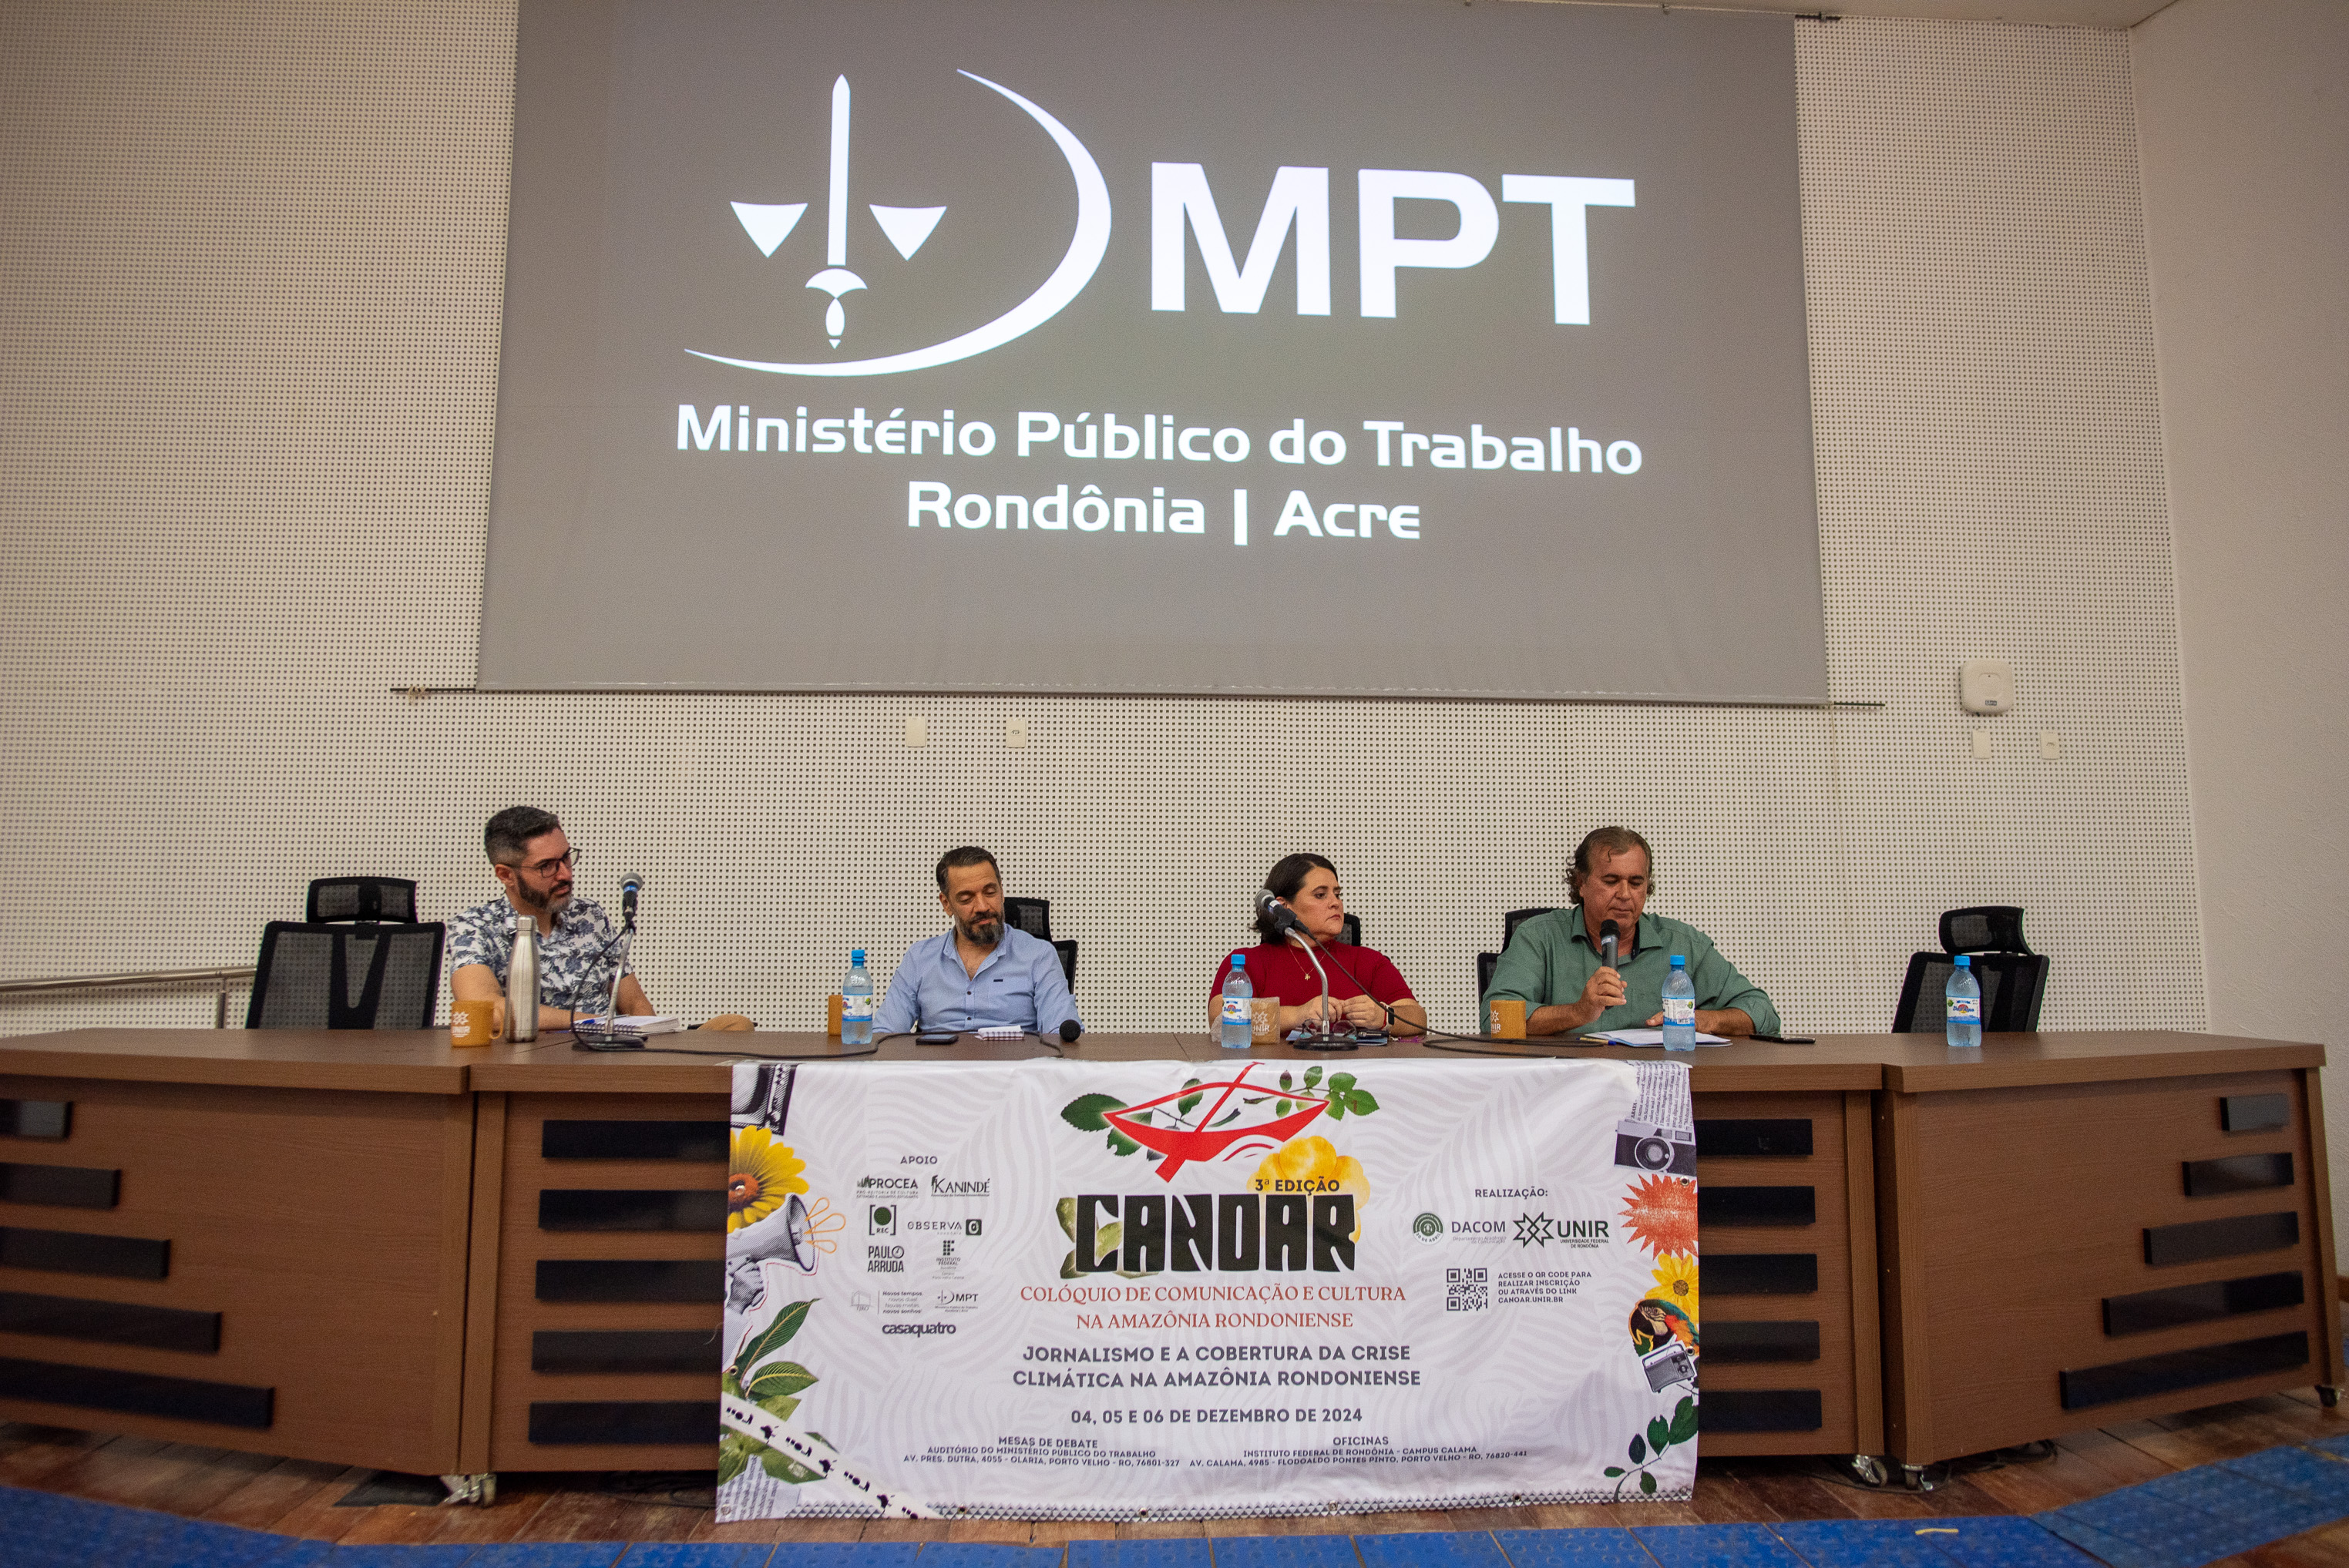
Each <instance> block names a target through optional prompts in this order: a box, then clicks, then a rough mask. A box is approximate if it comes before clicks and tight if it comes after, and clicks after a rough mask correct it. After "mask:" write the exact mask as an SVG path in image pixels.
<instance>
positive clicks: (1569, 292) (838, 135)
mask: <svg viewBox="0 0 2349 1568" xmlns="http://www.w3.org/2000/svg"><path fill="white" fill-rule="evenodd" d="M957 75H959V76H961V77H965V78H966V79H968V80H969V81H971V82H975V83H977V84H978V86H979V87H982V88H986V89H987V90H988V91H989V92H992V93H998V94H1000V95H1001V96H1002V97H1003V98H1005V99H1007V100H1009V102H1010V103H1012V104H1013V105H1015V106H1016V107H1018V108H1019V109H1020V110H1021V111H1022V112H1023V113H1025V114H1026V115H1027V116H1028V118H1029V119H1031V120H1033V121H1034V122H1035V124H1036V126H1037V128H1038V129H1040V130H1041V131H1042V132H1043V133H1044V139H1046V140H1048V141H1049V142H1050V144H1051V146H1052V148H1053V150H1055V151H1057V152H1058V153H1059V155H1060V157H1061V160H1062V161H1064V162H1065V163H1066V164H1067V165H1068V171H1069V177H1070V179H1071V181H1074V183H1075V186H1076V195H1077V218H1076V224H1075V226H1074V228H1073V230H1072V231H1071V233H1070V235H1069V240H1068V247H1067V249H1066V250H1065V251H1064V252H1063V253H1061V259H1060V262H1059V264H1058V265H1056V266H1054V267H1052V268H1051V270H1050V273H1047V274H1046V275H1045V276H1044V277H1043V279H1042V281H1041V282H1040V283H1039V284H1037V286H1036V288H1035V291H1034V292H1033V293H1031V294H1029V295H1028V297H1027V298H1026V299H1023V300H1021V301H1020V302H1019V304H1016V305H1014V306H1012V307H1011V308H1010V309H1009V310H1008V311H1006V312H1004V313H1003V314H1002V315H999V316H997V317H996V318H995V319H994V320H993V321H990V322H988V323H986V324H984V325H979V326H976V327H973V328H972V329H971V330H969V331H968V332H965V333H962V334H961V335H957V336H955V337H950V338H947V340H945V341H944V342H941V343H934V344H931V345H929V346H926V347H923V348H915V349H908V350H906V351H905V352H903V353H897V354H887V355H881V356H874V357H870V358H849V359H840V360H833V361H829V362H822V363H802V364H789V363H781V362H777V361H772V360H761V359H746V358H740V357H736V356H728V355H724V354H716V353H711V352H709V351H707V350H703V349H698V348H688V349H687V350H686V352H687V353H688V354H690V355H693V356H695V357H697V358H700V359H707V360H709V361H711V362H713V363H715V364H719V365H727V366H734V367H735V368H737V369H741V370H760V371H765V372H768V373H769V374H771V375H778V376H892V375H897V374H901V373H903V372H905V371H910V370H926V369H930V368H933V367H935V366H941V365H952V364H954V363H955V362H957V360H963V359H968V358H971V357H973V356H976V355H980V354H985V353H987V352H988V350H990V349H995V348H1000V347H1001V346H1004V345H1005V344H1007V343H1009V342H1011V341H1013V340H1014V339H1016V338H1019V337H1024V336H1025V335H1028V334H1029V333H1031V332H1033V331H1035V330H1036V329H1037V328H1038V327H1040V326H1042V325H1044V324H1045V323H1046V322H1049V321H1050V320H1051V319H1052V318H1053V317H1054V316H1056V315H1060V314H1061V312H1062V311H1063V310H1065V309H1067V308H1068V306H1069V304H1071V302H1072V301H1073V300H1075V299H1076V297H1077V296H1078V295H1079V294H1082V293H1083V292H1084V291H1085V288H1086V286H1087V285H1088V284H1091V283H1092V280H1093V274H1094V273H1096V272H1098V271H1099V270H1100V268H1101V263H1102V256H1103V255H1105V254H1106V253H1107V252H1108V250H1109V240H1110V230H1111V221H1112V220H1111V203H1110V193H1109V184H1108V182H1107V181H1105V180H1104V179H1103V178H1102V171H1101V165H1100V164H1099V163H1098V162H1097V161H1096V160H1094V158H1093V155H1092V152H1091V151H1089V150H1087V149H1086V147H1085V144H1084V143H1083V142H1082V141H1081V140H1079V139H1077V136H1076V133H1075V132H1073V131H1071V129H1069V128H1068V127H1067V126H1066V125H1063V124H1062V123H1061V121H1060V120H1059V119H1056V118H1054V116H1053V115H1052V114H1051V113H1050V111H1049V110H1047V109H1045V108H1043V107H1042V106H1041V105H1040V104H1038V103H1036V102H1034V101H1033V100H1031V99H1030V98H1025V97H1023V96H1021V95H1020V94H1019V93H1017V92H1014V91H1013V90H1012V89H1011V88H1008V87H1005V86H1003V85H1002V84H1001V83H999V82H992V81H989V80H988V79H987V78H986V77H982V76H978V75H976V74H974V73H973V72H970V71H960V72H957ZM853 107H854V89H853V88H851V87H850V85H849V81H848V78H847V77H845V76H843V77H838V78H837V79H835V80H834V81H833V84H832V116H831V128H830V129H831V136H830V141H829V150H830V159H829V164H828V169H829V181H828V185H827V189H826V192H825V201H824V253H823V265H822V266H821V267H818V268H816V269H815V271H814V272H812V273H811V274H810V275H809V276H808V278H807V280H806V283H805V284H804V285H803V286H804V287H805V288H806V289H808V290H810V291H812V293H814V294H818V295H821V296H823V305H822V307H821V308H822V309H823V325H824V334H825V335H826V336H827V337H828V338H830V340H831V342H832V346H833V347H834V348H838V347H840V346H841V345H842V343H843V342H844V341H845V340H847V338H848V337H849V336H850V335H851V332H850V322H849V310H848V304H847V296H848V295H850V294H855V293H858V292H860V291H863V290H864V289H866V288H867V287H869V286H870V285H868V284H866V282H865V280H864V278H863V277H862V276H861V275H859V274H858V273H857V272H856V271H855V270H854V257H853V256H852V255H851V253H850V252H851V250H852V248H853V247H852V246H851V244H850V238H851V235H850V213H851V211H853V210H854V208H853V204H852V202H851V201H850V199H849V192H850V190H851V187H852V183H853V181H852V178H851V160H850V156H849V150H850V148H851V145H852V143H853V137H852V134H851V132H852V129H853V123H852V122H853V118H854V117H853V114H852V109H853ZM811 118H812V117H811ZM1031 145H1033V146H1034V150H1036V151H1037V152H1039V153H1040V152H1041V150H1042V148H1041V145H1040V144H1031ZM1248 172H1249V177H1250V178H1253V177H1254V171H1248ZM1500 185H1501V201H1505V202H1517V203H1524V204H1527V205H1532V206H1537V207H1547V208H1548V209H1549V213H1550V222H1549V249H1550V270H1551V292H1552V294H1553V310H1552V317H1553V320H1554V322H1555V324H1556V325H1559V326H1587V325H1589V323H1590V246H1589V233H1588V229H1589V212H1590V210H1591V209H1592V208H1594V207H1632V206H1636V205H1637V202H1636V201H1635V200H1634V189H1633V187H1634V181H1630V180H1622V179H1593V178H1587V177H1584V176H1579V175H1555V174H1504V175H1502V176H1501V181H1500ZM1355 198H1356V213H1357V223H1356V231H1357V232H1356V238H1357V243H1358V250H1359V253H1360V261H1361V271H1360V273H1359V277H1360V283H1361V289H1360V295H1359V305H1360V311H1361V315H1362V316H1363V317H1364V318H1365V319H1371V318H1376V317H1392V316H1393V315H1396V314H1397V284H1396V279H1397V274H1398V273H1401V272H1402V271H1403V270H1404V269H1406V268H1427V269H1434V270H1438V271H1446V272H1456V271H1459V270H1461V269H1464V268H1469V267H1475V266H1476V265H1478V264H1479V263H1482V262H1483V261H1484V260H1485V257H1487V256H1488V255H1490V254H1491V253H1492V252H1493V248H1494V245H1495V242H1497V241H1498V240H1499V238H1500V232H1501V224H1500V210H1499V208H1498V207H1497V206H1496V205H1495V202H1494V200H1493V191H1492V189H1491V187H1490V185H1489V184H1488V183H1487V181H1486V180H1485V179H1484V178H1481V177H1479V176H1476V175H1472V174H1464V173H1459V172H1454V171H1451V170H1432V169H1361V170H1356V171H1355ZM1398 201H1419V202H1423V203H1425V202H1436V203H1443V204H1446V205H1449V206H1450V207H1451V208H1453V210H1454V211H1455V212H1456V213H1457V214H1458V230H1457V232H1455V233H1454V234H1453V236H1452V237H1450V238H1449V239H1418V238H1413V237H1412V236H1410V235H1407V234H1401V233H1398V232H1396V222H1395V212H1396V203H1397V202H1398ZM730 205H731V206H732V207H733V209H734V216H735V218H736V219H737V220H738V221H739V222H740V223H741V225H742V232H744V233H745V234H746V235H748V236H749V238H750V243H752V244H753V245H756V246H757V247H758V249H759V253H760V254H761V255H762V256H766V257H768V258H769V259H774V258H775V256H776V255H777V253H778V252H780V251H782V250H783V247H784V244H785V242H787V241H789V240H790V239H791V237H792V234H793V233H794V232H797V231H798V229H799V226H800V221H801V219H802V218H804V217H805V216H806V215H807V210H808V207H809V205H810V203H809V202H806V201H782V202H758V201H734V202H732V203H730ZM864 210H865V211H868V212H870V213H872V214H873V221H874V223H876V224H877V225H879V227H880V230H881V232H882V234H883V235H884V236H885V238H886V239H887V240H888V242H889V243H890V244H891V245H892V246H894V247H895V250H896V252H897V253H898V254H899V255H900V256H902V257H904V258H905V260H906V261H909V262H910V261H912V260H913V259H914V256H915V253H916V252H919V251H920V250H922V248H923V247H924V246H925V245H926V244H927V243H928V242H929V240H930V237H931V236H932V235H933V234H934V233H936V232H937V229H938V225H939V223H940V222H941V221H942V220H943V219H944V218H945V217H946V215H947V208H945V207H897V206H890V205H886V204H885V203H881V202H867V203H865V204H864ZM1234 216H1235V217H1238V218H1240V220H1241V222H1242V224H1243V225H1245V222H1246V219H1245V216H1244V214H1240V213H1235V214H1234ZM1241 232H1247V230H1246V229H1245V227H1243V228H1242V230H1241ZM1292 235H1293V236H1294V239H1295V247H1296V275H1297V302H1296V313H1297V314H1298V315H1300V316H1311V315H1320V316H1326V315H1330V297H1331V296H1330V250H1331V247H1330V170H1328V169H1326V168H1309V167H1304V166H1299V165H1290V164H1281V165H1280V166H1279V167H1278V169H1277V170H1275V172H1274V175H1273V179H1272V184H1271V189H1270V190H1269V191H1268V192H1267V194H1266V197H1265V205H1264V209H1263V211H1262V213H1261V215H1260V216H1259V218H1258V220H1257V225H1256V229H1255V232H1254V237H1253V238H1252V239H1251V240H1250V241H1249V243H1248V246H1247V252H1246V254H1245V259H1242V258H1241V257H1240V256H1239V255H1237V253H1235V252H1234V251H1233V249H1232V243H1231V232H1230V230H1229V229H1228V228H1227V227H1226V222H1225V220H1224V216H1223V213H1222V211H1221V210H1220V209H1219V208H1218V207H1217V205H1216V198H1215V194H1214V192H1213V191H1212V190H1211V189H1210V188H1209V185H1208V181H1207V172H1206V167H1205V166H1204V165H1202V164H1198V163H1174V162H1153V163H1152V164H1151V166H1150V294H1149V308H1150V309H1151V310H1153V311H1175V312H1180V311H1184V310H1187V309H1189V308H1190V304H1191V301H1190V299H1189V297H1188V295H1187V294H1186V287H1185V282H1186V280H1185V273H1186V271H1187V268H1188V264H1189V263H1188V257H1189V249H1188V247H1187V245H1186V238H1187V239H1189V240H1192V241H1195V242H1196V244H1197V250H1198V256H1199V261H1200V263H1201V265H1202V266H1203V268H1204V269H1205V271H1206V277H1207V281H1208V284H1209V285H1210V287H1211V288H1212V290H1213V292H1214V294H1215V300H1216V307H1217V308H1218V309H1219V310H1221V311H1222V312H1223V313H1224V314H1225V315H1257V314H1258V313H1260V312H1261V311H1262V310H1263V308H1264V304H1265V297H1266V294H1267V293H1268V290H1269V287H1270V284H1271V281H1272V276H1273V273H1274V270H1275V268H1276V267H1277V266H1278V263H1279V260H1280V256H1281V254H1282V253H1283V252H1284V251H1285V250H1287V249H1288V247H1289V244H1290V241H1291V236H1292ZM805 249H806V248H805V247H801V258H802V264H812V257H810V256H807V255H806V254H805ZM1043 254H1045V255H1049V254H1050V251H1049V250H1047V251H1045V252H1044V253H1043ZM791 255H792V253H789V252H785V253H784V256H785V259H786V260H789V259H790V258H791ZM1041 260H1042V258H1041V257H1040V258H1039V265H1041ZM938 264H939V265H940V266H941V267H942V268H943V267H944V266H946V265H947V263H938ZM805 304H806V307H807V308H809V309H811V310H812V309H814V308H817V307H816V303H815V301H813V300H807V301H806V302H805Z"/></svg>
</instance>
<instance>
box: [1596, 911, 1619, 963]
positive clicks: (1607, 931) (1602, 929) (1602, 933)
mask: <svg viewBox="0 0 2349 1568" xmlns="http://www.w3.org/2000/svg"><path fill="white" fill-rule="evenodd" d="M1616 929H1617V927H1616V924H1615V923H1614V922H1613V921H1611V920H1602V921H1600V922H1599V960H1600V962H1602V963H1604V964H1605V965H1607V967H1608V968H1609V969H1612V968H1614V967H1615V934H1616Z"/></svg>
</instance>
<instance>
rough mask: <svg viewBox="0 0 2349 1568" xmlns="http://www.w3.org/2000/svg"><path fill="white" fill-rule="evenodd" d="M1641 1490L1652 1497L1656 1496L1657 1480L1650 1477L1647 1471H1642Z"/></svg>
mask: <svg viewBox="0 0 2349 1568" xmlns="http://www.w3.org/2000/svg"><path fill="white" fill-rule="evenodd" d="M1640 1491H1642V1492H1645V1493H1646V1494H1647V1495H1648V1496H1650V1497H1653V1496H1655V1495H1656V1478H1655V1477H1654V1476H1651V1475H1650V1474H1649V1473H1648V1472H1647V1471H1646V1470H1641V1471H1640Z"/></svg>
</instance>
